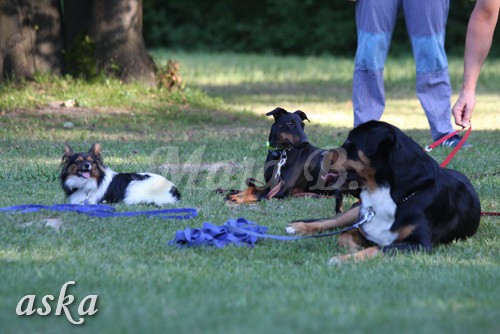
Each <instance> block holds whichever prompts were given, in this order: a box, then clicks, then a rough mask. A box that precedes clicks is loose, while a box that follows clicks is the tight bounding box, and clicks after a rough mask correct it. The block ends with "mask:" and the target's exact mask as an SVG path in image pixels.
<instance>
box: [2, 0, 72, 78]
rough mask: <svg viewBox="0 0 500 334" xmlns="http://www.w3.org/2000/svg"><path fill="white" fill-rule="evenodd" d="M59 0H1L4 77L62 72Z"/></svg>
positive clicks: (28, 76) (23, 76)
mask: <svg viewBox="0 0 500 334" xmlns="http://www.w3.org/2000/svg"><path fill="white" fill-rule="evenodd" d="M61 32H62V29H61V11H60V3H59V0H17V1H14V0H0V79H3V78H5V77H16V78H30V77H32V76H33V74H35V73H36V72H40V73H46V72H51V73H55V74H60V73H61V71H62V66H63V62H62V34H61Z"/></svg>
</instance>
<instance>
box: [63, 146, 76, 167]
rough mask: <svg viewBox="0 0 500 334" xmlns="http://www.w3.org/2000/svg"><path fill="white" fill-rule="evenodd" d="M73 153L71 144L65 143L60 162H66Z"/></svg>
mask: <svg viewBox="0 0 500 334" xmlns="http://www.w3.org/2000/svg"><path fill="white" fill-rule="evenodd" d="M73 154H74V152H73V149H72V148H71V146H69V145H68V144H65V145H64V153H63V156H62V161H61V164H64V163H66V162H67V161H68V160H69V158H70V157H71V156H72V155H73Z"/></svg>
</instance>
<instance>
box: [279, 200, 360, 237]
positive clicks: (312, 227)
mask: <svg viewBox="0 0 500 334" xmlns="http://www.w3.org/2000/svg"><path fill="white" fill-rule="evenodd" d="M358 215H359V206H357V207H354V208H352V209H349V210H348V211H346V212H344V213H343V214H341V215H340V216H337V217H335V218H332V219H323V220H320V221H318V222H314V223H304V222H295V223H291V224H289V225H288V228H290V229H292V230H293V233H294V234H312V233H318V232H322V231H327V230H331V229H334V228H337V227H341V226H347V225H351V224H354V223H355V222H356V221H357V219H358Z"/></svg>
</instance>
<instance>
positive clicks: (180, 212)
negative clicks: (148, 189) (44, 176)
mask: <svg viewBox="0 0 500 334" xmlns="http://www.w3.org/2000/svg"><path fill="white" fill-rule="evenodd" d="M40 210H47V211H59V212H76V213H82V214H85V215H87V216H90V217H100V218H105V217H133V216H150V217H151V216H157V217H159V218H162V219H191V218H194V217H196V216H197V215H198V211H197V210H196V209H193V208H182V209H163V210H152V211H129V212H116V209H115V208H114V207H112V206H109V205H105V204H54V205H40V204H23V205H13V206H8V207H4V208H0V212H8V211H12V212H14V213H28V212H38V211H40Z"/></svg>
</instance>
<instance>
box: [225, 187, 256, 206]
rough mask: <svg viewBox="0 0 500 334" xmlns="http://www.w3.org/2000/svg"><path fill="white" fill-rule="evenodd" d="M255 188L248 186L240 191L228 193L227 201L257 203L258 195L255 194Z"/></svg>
mask: <svg viewBox="0 0 500 334" xmlns="http://www.w3.org/2000/svg"><path fill="white" fill-rule="evenodd" d="M256 192H257V189H256V188H255V187H248V188H247V189H245V190H243V191H240V192H239V193H236V194H232V195H229V196H228V198H229V201H231V202H233V203H234V204H242V203H257V201H258V200H259V197H258V196H257V194H256Z"/></svg>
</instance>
